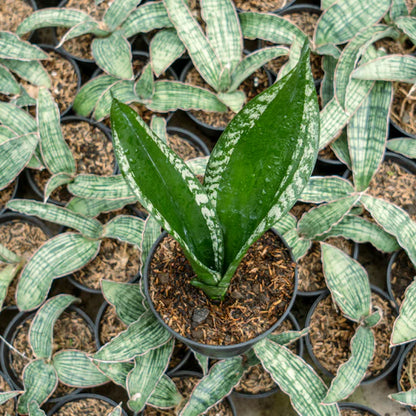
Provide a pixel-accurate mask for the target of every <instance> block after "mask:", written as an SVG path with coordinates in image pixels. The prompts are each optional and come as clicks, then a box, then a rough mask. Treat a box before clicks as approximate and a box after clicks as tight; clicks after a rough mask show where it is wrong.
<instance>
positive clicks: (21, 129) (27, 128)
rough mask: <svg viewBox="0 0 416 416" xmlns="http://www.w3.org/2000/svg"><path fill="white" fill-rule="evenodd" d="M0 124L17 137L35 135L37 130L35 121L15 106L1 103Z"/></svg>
mask: <svg viewBox="0 0 416 416" xmlns="http://www.w3.org/2000/svg"><path fill="white" fill-rule="evenodd" d="M0 123H1V124H3V125H4V126H6V127H9V128H10V129H11V130H13V131H14V132H15V133H16V135H17V136H23V135H25V134H28V133H35V132H36V131H37V128H38V127H37V125H36V121H35V119H34V118H33V117H32V116H31V115H30V114H28V113H27V112H26V111H24V110H22V109H21V108H19V107H16V106H15V105H12V104H8V103H4V102H1V101H0ZM2 153H3V152H2Z"/></svg>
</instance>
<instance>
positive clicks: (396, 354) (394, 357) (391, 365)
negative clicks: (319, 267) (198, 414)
mask: <svg viewBox="0 0 416 416" xmlns="http://www.w3.org/2000/svg"><path fill="white" fill-rule="evenodd" d="M370 288H371V292H372V293H375V294H377V295H379V296H380V297H382V298H383V299H385V300H388V301H390V302H391V305H392V307H393V311H394V312H396V314H398V309H397V307H396V305H395V304H394V302H393V301H392V300H391V299H390V297H389V295H388V294H387V293H385V292H384V291H382V290H381V289H379V288H378V287H376V286H373V285H370ZM327 296H330V292H329V291H327V292H326V293H324V294H322V295H321V296H319V298H318V299H316V301H315V302H314V303H313V305H312V306H311V308H310V310H309V312H308V315H307V317H306V321H305V328H307V327H310V326H311V318H312V314H313V312H314V311H315V309H316V307H317V306H318V304H319V303H320V302H321V301H322V300H324V299H325V298H326V297H327ZM305 343H306V348H307V351H308V353H309V355H310V357H311V358H312V361H313V363H314V365H315V366H316V367H317V368H318V369H319V370H320V371H321V372H322V373H323V374H324V375H325V376H327V377H329V378H331V379H332V378H334V374H332V373H331V372H330V371H328V370H327V369H326V368H325V367H324V366H323V364H322V363H321V362H320V361H319V360H318V358H317V357H316V355H315V354H314V352H313V348H312V343H311V339H310V334H309V333H308V334H307V335H306V337H305ZM390 350H391V351H392V353H391V355H390V359H389V361H388V363H387V365H386V367H385V368H384V369H383V370H382V371H381V373H380V374H378V375H377V376H370V377H367V378H364V379H363V380H362V381H361V383H360V385H365V384H371V383H375V382H377V381H379V380H382V379H383V378H385V377H387V375H388V374H390V373H391V372H392V371H393V370H394V369H395V368H396V366H397V363H398V362H399V359H400V355H401V353H402V351H403V348H402V347H394V348H391V349H390ZM374 354H377V350H375V351H374Z"/></svg>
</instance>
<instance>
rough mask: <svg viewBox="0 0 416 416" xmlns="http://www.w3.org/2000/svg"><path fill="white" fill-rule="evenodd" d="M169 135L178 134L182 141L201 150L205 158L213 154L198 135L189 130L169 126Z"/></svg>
mask: <svg viewBox="0 0 416 416" xmlns="http://www.w3.org/2000/svg"><path fill="white" fill-rule="evenodd" d="M167 133H168V134H177V135H178V136H180V137H181V138H182V139H184V140H185V141H187V142H189V143H190V144H191V145H193V146H194V147H196V148H197V149H198V150H200V151H201V152H202V153H203V154H204V156H209V155H210V153H211V152H210V151H209V149H208V147H207V145H206V144H205V143H204V142H203V141H202V140H201V139H200V138H199V137H198V136H197V135H196V134H194V133H192V132H190V131H189V130H187V129H184V128H182V127H176V126H168V127H167Z"/></svg>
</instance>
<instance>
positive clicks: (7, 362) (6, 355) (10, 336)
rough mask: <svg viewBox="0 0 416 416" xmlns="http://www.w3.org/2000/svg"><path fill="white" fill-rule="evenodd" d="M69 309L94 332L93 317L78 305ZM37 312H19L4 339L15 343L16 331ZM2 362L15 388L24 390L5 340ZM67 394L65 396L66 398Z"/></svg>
mask: <svg viewBox="0 0 416 416" xmlns="http://www.w3.org/2000/svg"><path fill="white" fill-rule="evenodd" d="M66 310H67V311H75V312H76V313H77V314H78V315H79V316H81V317H82V319H83V320H84V321H85V322H86V323H87V325H88V326H89V327H90V329H91V332H92V333H93V334H94V333H95V331H94V323H93V322H92V320H91V318H90V317H89V316H88V315H87V314H86V313H85V312H84V311H83V310H81V309H80V308H78V307H76V306H73V305H71V306H69V307H68V308H67V309H66ZM35 314H36V312H19V313H18V314H17V315H16V316H15V317H14V318H13V319H12V320H11V321H10V323H9V325H8V326H7V328H6V330H5V331H4V339H5V340H6V341H7V342H8V343H9V344H11V345H12V344H13V341H14V339H15V337H16V331H17V329H18V327H19V326H20V325H22V324H23V323H24V322H25V321H27V320H28V319H30V318H33V317H34V316H35ZM0 364H1V369H2V370H3V372H4V373H5V374H7V376H8V377H9V379H10V381H11V385H12V386H13V388H14V389H15V390H23V385H22V382H21V380H20V379H19V377H18V375H17V374H16V373H15V371H14V369H13V367H12V366H11V350H10V348H9V346H8V345H6V344H5V343H4V342H2V343H1V345H0ZM81 390H82V389H80V388H78V389H75V390H74V393H71V394H70V395H68V397H69V396H71V395H72V394H75V393H79V392H80V391H81ZM66 397H67V396H65V398H66ZM61 399H62V397H58V398H54V399H49V402H51V403H56V402H58V401H60V400H61Z"/></svg>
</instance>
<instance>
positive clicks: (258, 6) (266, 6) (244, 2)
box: [234, 0, 288, 13]
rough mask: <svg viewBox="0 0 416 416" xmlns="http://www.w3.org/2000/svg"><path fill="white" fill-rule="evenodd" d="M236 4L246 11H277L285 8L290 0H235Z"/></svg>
mask: <svg viewBox="0 0 416 416" xmlns="http://www.w3.org/2000/svg"><path fill="white" fill-rule="evenodd" d="M234 3H235V6H236V7H237V8H238V9H241V10H244V11H245V12H260V13H267V12H275V11H277V10H280V9H283V7H285V6H286V5H287V3H288V0H235V1H234Z"/></svg>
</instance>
